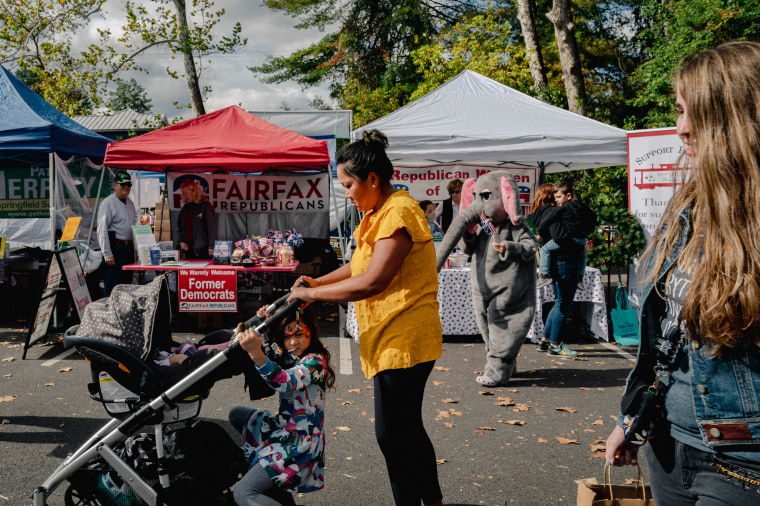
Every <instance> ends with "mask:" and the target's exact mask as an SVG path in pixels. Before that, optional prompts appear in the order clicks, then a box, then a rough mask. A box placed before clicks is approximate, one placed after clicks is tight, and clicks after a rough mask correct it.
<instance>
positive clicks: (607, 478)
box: [604, 462, 647, 502]
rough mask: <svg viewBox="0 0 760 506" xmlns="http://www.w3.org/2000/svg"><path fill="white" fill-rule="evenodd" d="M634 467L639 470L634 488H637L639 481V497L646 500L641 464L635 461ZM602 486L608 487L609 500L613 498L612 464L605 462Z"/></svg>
mask: <svg viewBox="0 0 760 506" xmlns="http://www.w3.org/2000/svg"><path fill="white" fill-rule="evenodd" d="M636 469H637V470H638V472H639V481H638V482H636V488H637V489H638V488H639V485H638V484H639V483H641V499H642V500H643V501H644V502H646V500H647V487H646V483H644V474H643V473H642V472H641V466H640V465H639V463H638V462H637V463H636ZM604 486H605V487H607V488H609V489H610V500H614V499H615V497H614V495H613V494H612V466H611V465H608V464H606V463H605V465H604Z"/></svg>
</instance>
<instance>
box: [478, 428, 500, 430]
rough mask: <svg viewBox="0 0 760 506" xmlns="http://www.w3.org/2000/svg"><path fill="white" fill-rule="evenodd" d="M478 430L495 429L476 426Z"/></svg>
mask: <svg viewBox="0 0 760 506" xmlns="http://www.w3.org/2000/svg"><path fill="white" fill-rule="evenodd" d="M478 429H480V430H496V429H494V428H493V427H478Z"/></svg>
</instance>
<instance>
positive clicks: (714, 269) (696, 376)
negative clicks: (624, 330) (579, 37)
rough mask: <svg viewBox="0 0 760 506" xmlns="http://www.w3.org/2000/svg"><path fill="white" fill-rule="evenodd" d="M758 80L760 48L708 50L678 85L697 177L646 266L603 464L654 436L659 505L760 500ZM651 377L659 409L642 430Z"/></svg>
mask: <svg viewBox="0 0 760 506" xmlns="http://www.w3.org/2000/svg"><path fill="white" fill-rule="evenodd" d="M758 83H760V44H758V43H756V42H732V43H727V44H723V45H721V46H718V47H716V48H715V49H711V50H708V51H705V52H704V53H702V54H701V55H699V56H698V57H696V58H695V59H694V60H692V61H691V62H690V63H689V64H688V65H686V66H685V67H683V69H681V70H680V71H679V72H678V73H677V75H676V79H675V90H676V109H677V111H678V121H677V125H676V130H677V133H678V135H679V136H680V138H681V140H682V142H683V147H684V150H683V153H682V157H681V159H680V160H679V164H678V165H679V167H680V169H681V170H682V169H683V168H685V167H686V166H687V165H689V166H690V167H691V171H690V174H688V175H684V176H683V177H682V178H681V181H682V184H681V187H680V188H679V189H678V190H677V191H676V192H675V195H674V196H673V199H672V200H671V202H670V205H669V206H668V208H667V210H666V212H665V214H664V216H663V219H662V221H661V223H660V227H659V230H658V231H657V233H656V234H655V235H654V237H653V239H652V242H651V243H650V245H649V246H648V248H647V249H646V251H645V252H644V254H643V256H642V260H641V262H640V264H639V277H640V279H641V280H642V289H641V297H642V298H641V300H642V301H643V305H642V309H641V325H640V329H641V330H640V332H641V335H640V337H641V339H640V344H639V356H638V359H637V363H636V366H635V367H634V369H633V371H632V372H631V375H630V377H629V379H628V383H627V385H626V392H625V395H624V399H623V403H622V406H621V408H622V409H621V415H620V417H619V419H618V425H617V427H616V428H615V429H614V431H613V432H612V434H611V435H610V437H609V439H608V440H607V460H608V462H609V463H612V464H614V465H623V464H631V463H636V460H637V457H638V448H639V446H637V444H638V445H640V444H641V443H642V442H646V441H647V440H648V438H651V439H650V440H649V441H650V442H649V444H648V445H647V446H648V451H647V452H646V458H647V462H648V464H649V475H650V481H651V484H652V494H653V498H654V500H655V502H656V503H657V504H667V505H681V504H754V503H757V502H758V498H760V495H758V492H760V347H759V346H758V345H760V235H758V233H757V231H758V230H759V229H760V86H759V85H758ZM682 173H683V172H682ZM648 385H654V386H656V388H657V391H658V392H659V393H660V394H661V395H662V399H661V400H660V404H661V409H660V410H656V411H655V414H659V413H661V415H660V416H655V418H654V422H653V423H652V424H646V426H644V427H643V430H642V427H640V426H639V425H640V423H641V420H642V416H641V415H642V414H644V413H645V412H642V411H639V410H640V407H641V406H643V405H645V403H643V402H642V398H646V397H645V396H646V395H648V394H646V391H647V389H648V388H650V387H648ZM637 412H638V413H639V417H636V414H637ZM647 417H648V416H647ZM647 417H644V418H647ZM626 430H628V433H626ZM634 434H639V437H634ZM632 443H634V444H632Z"/></svg>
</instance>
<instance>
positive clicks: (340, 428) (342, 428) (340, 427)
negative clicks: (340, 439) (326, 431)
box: [335, 426, 351, 430]
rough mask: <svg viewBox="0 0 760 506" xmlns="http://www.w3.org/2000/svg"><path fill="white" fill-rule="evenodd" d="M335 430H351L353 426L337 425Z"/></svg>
mask: <svg viewBox="0 0 760 506" xmlns="http://www.w3.org/2000/svg"><path fill="white" fill-rule="evenodd" d="M335 430H351V428H350V427H344V426H339V427H335Z"/></svg>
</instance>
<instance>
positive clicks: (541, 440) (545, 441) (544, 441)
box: [538, 437, 549, 443]
mask: <svg viewBox="0 0 760 506" xmlns="http://www.w3.org/2000/svg"><path fill="white" fill-rule="evenodd" d="M538 442H539V443H548V442H549V441H547V440H546V439H544V438H542V437H540V438H538Z"/></svg>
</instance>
